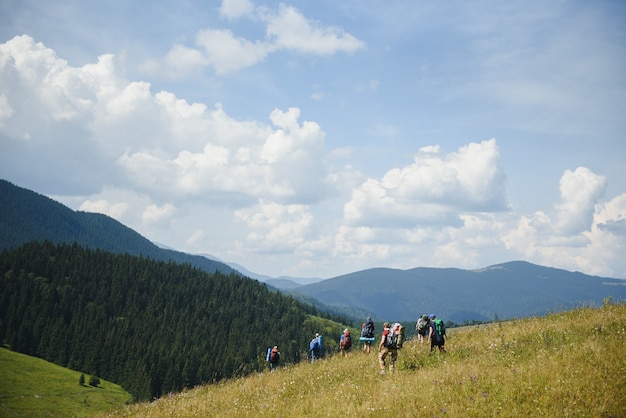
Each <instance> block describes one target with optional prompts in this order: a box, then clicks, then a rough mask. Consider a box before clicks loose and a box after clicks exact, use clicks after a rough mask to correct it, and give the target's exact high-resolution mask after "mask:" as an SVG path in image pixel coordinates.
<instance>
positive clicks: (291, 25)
mask: <svg viewBox="0 0 626 418" xmlns="http://www.w3.org/2000/svg"><path fill="white" fill-rule="evenodd" d="M220 15H221V16H222V17H224V18H226V19H229V20H232V19H237V18H239V17H242V16H244V15H247V16H250V17H252V18H253V21H255V22H257V23H260V24H263V25H265V31H266V37H265V39H258V40H250V39H246V38H244V37H242V36H237V35H235V34H234V33H233V32H232V31H231V30H229V29H214V28H206V29H202V30H200V31H198V34H197V35H196V40H195V41H196V47H189V46H185V45H180V44H176V45H174V46H173V47H172V49H171V50H170V51H169V52H168V53H167V55H166V57H165V58H164V59H163V60H162V61H160V62H156V61H149V62H147V63H146V64H145V65H144V66H143V68H144V69H145V70H146V71H148V72H150V73H152V74H158V75H160V76H168V77H172V78H181V77H184V76H186V75H189V74H194V73H197V72H198V71H200V70H201V69H202V68H204V67H206V66H210V67H212V68H213V70H214V71H215V73H216V74H218V75H223V74H227V73H232V72H236V71H239V70H241V69H243V68H247V67H251V66H254V65H256V64H258V63H259V62H261V61H263V60H264V59H266V58H267V56H268V55H269V54H271V53H274V52H277V51H281V50H289V51H292V52H296V53H302V54H310V55H333V54H336V53H338V52H346V53H352V52H355V51H358V50H361V49H364V48H365V43H364V42H363V41H361V40H359V39H357V38H356V37H354V36H353V35H351V34H349V33H347V32H345V31H344V30H342V29H340V28H337V27H333V26H327V25H324V24H323V23H322V22H315V21H311V20H309V19H307V18H306V17H305V16H304V15H303V14H302V13H300V11H298V10H297V9H296V8H294V7H291V6H286V5H284V4H282V3H281V4H280V5H279V6H278V10H277V11H275V10H270V9H268V8H258V9H255V7H254V4H253V3H252V2H250V1H247V0H224V1H223V2H222V6H221V8H220Z"/></svg>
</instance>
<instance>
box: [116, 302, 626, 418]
mask: <svg viewBox="0 0 626 418" xmlns="http://www.w3.org/2000/svg"><path fill="white" fill-rule="evenodd" d="M449 334H450V335H449V337H448V340H447V342H446V348H447V353H446V354H444V355H442V354H438V353H435V354H431V353H430V350H429V346H428V345H427V344H419V343H418V342H417V341H415V340H412V341H409V342H407V343H406V345H405V347H404V348H403V349H401V350H400V353H399V359H398V362H397V366H396V370H395V373H393V374H389V373H387V374H385V375H381V374H380V372H379V366H378V360H377V356H376V354H375V353H370V354H364V353H362V352H359V351H358V349H356V350H354V351H353V352H352V353H351V354H350V355H349V357H347V358H343V357H341V356H339V355H337V356H333V357H330V358H327V359H325V360H322V361H319V362H316V363H315V364H308V363H301V364H298V365H295V366H291V365H289V366H287V367H280V368H279V369H278V370H277V371H276V372H274V373H269V372H266V373H259V374H255V375H252V376H250V377H247V378H241V379H234V380H229V381H224V382H222V383H220V384H218V385H207V386H203V387H200V388H196V389H193V390H191V391H188V392H185V393H183V394H180V395H177V396H171V397H164V398H161V399H159V400H158V401H156V402H153V403H150V404H147V403H142V404H137V405H131V406H126V407H121V408H119V409H118V410H117V411H115V412H112V413H109V414H107V415H106V416H107V417H109V418H111V417H148V416H149V417H154V418H158V417H173V416H184V417H259V416H267V417H281V416H282V417H336V416H351V417H381V416H384V417H440V418H443V417H607V418H608V417H625V416H626V402H624V400H625V399H626V356H624V353H625V352H626V305H624V304H619V305H617V304H616V305H605V306H603V307H602V308H597V309H593V308H583V309H576V310H573V311H567V312H561V313H554V314H550V315H547V316H545V317H539V318H532V319H520V320H513V321H507V322H498V323H492V324H486V325H480V326H474V327H464V328H455V329H453V330H450V331H449Z"/></svg>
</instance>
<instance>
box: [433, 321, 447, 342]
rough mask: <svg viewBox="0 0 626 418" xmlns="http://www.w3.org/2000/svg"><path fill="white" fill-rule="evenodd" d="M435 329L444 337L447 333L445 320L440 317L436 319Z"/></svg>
mask: <svg viewBox="0 0 626 418" xmlns="http://www.w3.org/2000/svg"><path fill="white" fill-rule="evenodd" d="M435 329H436V330H437V334H439V335H440V336H441V337H442V338H443V337H445V335H446V326H445V325H444V324H443V321H442V320H441V319H439V318H437V319H435Z"/></svg>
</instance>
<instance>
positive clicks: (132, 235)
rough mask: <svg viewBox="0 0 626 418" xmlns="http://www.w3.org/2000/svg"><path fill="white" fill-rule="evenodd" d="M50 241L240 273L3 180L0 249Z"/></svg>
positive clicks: (0, 201)
mask: <svg viewBox="0 0 626 418" xmlns="http://www.w3.org/2000/svg"><path fill="white" fill-rule="evenodd" d="M46 240H47V241H50V242H53V243H67V244H72V243H74V242H76V243H77V244H79V245H81V246H84V247H87V248H99V249H102V250H106V251H110V252H112V253H116V254H130V255H141V256H144V257H149V258H152V259H154V260H157V261H173V262H176V263H188V264H190V265H192V266H194V267H196V268H199V269H200V270H203V271H206V272H208V273H213V272H216V271H218V272H220V273H224V274H229V273H233V272H237V271H236V270H235V269H233V268H232V267H230V266H228V265H227V264H225V263H222V262H219V261H216V260H210V259H208V258H206V257H202V256H197V255H191V254H187V253H183V252H179V251H174V250H169V249H164V248H160V247H158V246H157V245H155V244H153V243H152V242H150V240H148V239H146V238H145V237H143V236H141V235H140V234H138V233H137V232H135V231H134V230H132V229H130V228H128V227H127V226H125V225H123V224H122V223H120V222H118V221H116V220H115V219H113V218H111V217H109V216H106V215H102V214H99V213H89V212H81V211H73V210H72V209H70V208H68V207H67V206H64V205H63V204H61V203H59V202H57V201H55V200H52V199H50V198H48V197H46V196H43V195H41V194H39V193H36V192H33V191H31V190H28V189H24V188H22V187H18V186H16V185H14V184H12V183H10V182H8V181H6V180H1V179H0V250H4V249H9V248H16V247H19V246H20V245H23V244H26V243H28V242H32V241H39V242H42V241H46ZM237 273H238V272H237Z"/></svg>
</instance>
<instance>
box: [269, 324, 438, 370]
mask: <svg viewBox="0 0 626 418" xmlns="http://www.w3.org/2000/svg"><path fill="white" fill-rule="evenodd" d="M374 330H375V326H374V321H373V320H372V318H371V317H368V318H367V320H366V321H365V322H364V323H363V324H362V325H361V337H360V338H359V341H360V342H361V343H362V345H363V352H364V353H366V354H369V353H370V352H371V346H372V343H373V342H374V341H375V340H376V337H375V335H374ZM415 331H416V332H417V338H418V341H419V342H420V344H422V343H423V342H424V341H426V340H427V341H429V342H430V351H431V352H433V351H435V348H437V349H439V352H441V353H445V352H446V349H445V339H446V327H445V325H444V323H443V321H442V320H441V319H439V318H437V317H436V315H435V314H430V315H426V314H424V315H422V316H420V317H419V318H418V320H417V323H416V324H415ZM403 342H404V326H403V325H402V324H400V323H398V322H396V323H394V324H391V323H389V322H385V323H383V332H382V335H381V340H380V343H379V345H378V362H379V365H380V373H381V374H385V372H386V370H387V363H388V364H389V372H390V373H393V371H394V367H395V363H396V361H397V360H398V349H400V348H402V344H403ZM322 347H323V345H322V336H321V335H320V334H319V333H315V337H314V338H313V339H312V340H311V342H310V344H309V352H310V353H311V363H314V362H315V360H317V359H319V358H320V357H321V355H322ZM351 349H352V336H351V335H350V330H349V329H347V328H346V329H345V330H344V331H343V333H342V334H341V337H340V338H339V351H340V353H341V356H342V357H345V356H347V355H348V353H349V352H350V350H351ZM266 360H267V362H268V363H269V365H270V370H271V371H274V370H276V366H277V365H278V363H279V362H280V352H279V351H278V347H277V346H274V347H271V348H268V350H267V359H266Z"/></svg>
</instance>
